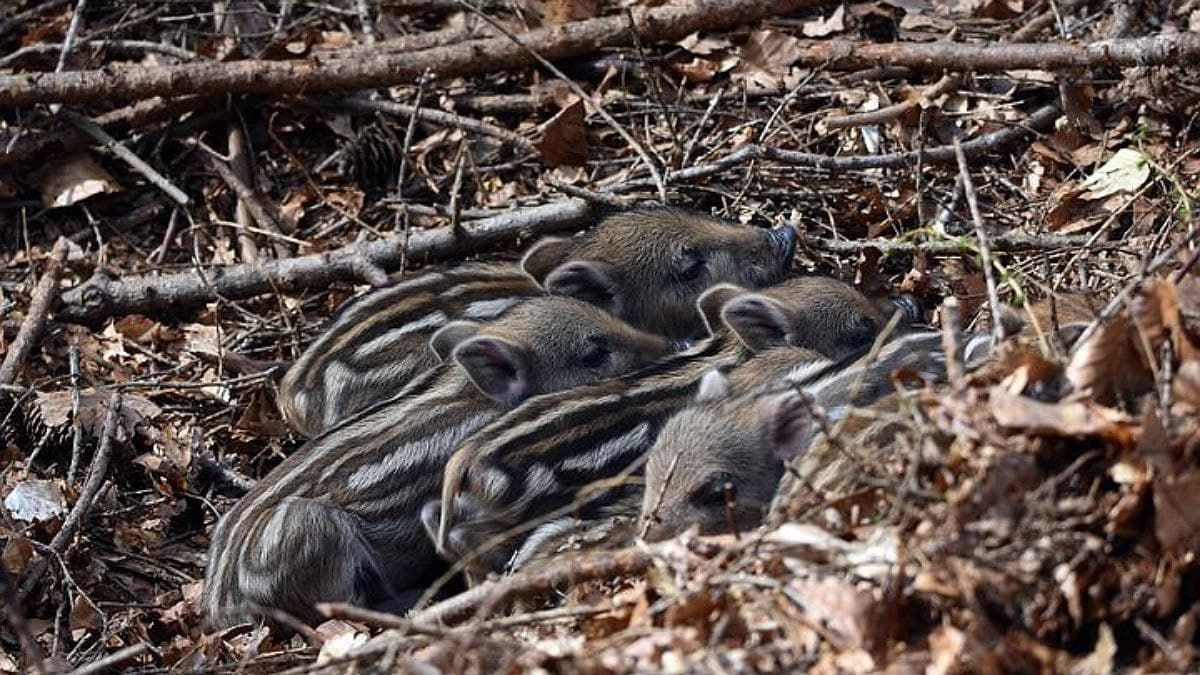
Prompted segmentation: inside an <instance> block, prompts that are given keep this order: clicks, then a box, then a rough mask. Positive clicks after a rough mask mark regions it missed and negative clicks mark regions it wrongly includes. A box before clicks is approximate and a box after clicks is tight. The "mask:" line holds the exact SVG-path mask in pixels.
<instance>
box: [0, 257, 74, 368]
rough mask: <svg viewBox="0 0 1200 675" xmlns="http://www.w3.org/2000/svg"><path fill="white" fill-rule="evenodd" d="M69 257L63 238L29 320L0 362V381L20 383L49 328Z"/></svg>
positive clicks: (32, 304) (35, 294)
mask: <svg viewBox="0 0 1200 675" xmlns="http://www.w3.org/2000/svg"><path fill="white" fill-rule="evenodd" d="M66 260H67V240H66V239H59V240H58V241H57V242H56V243H55V244H54V248H53V250H51V251H50V258H49V259H48V260H47V261H46V271H45V272H44V273H42V278H41V280H39V281H38V285H37V288H35V289H34V290H33V296H32V297H31V298H30V299H29V311H28V312H26V314H25V320H24V321H22V322H21V329H20V330H19V331H18V332H17V337H16V338H15V339H13V342H12V344H11V345H9V348H8V354H6V355H5V356H4V363H0V384H12V383H13V382H16V380H17V372H18V371H20V370H21V364H23V363H25V359H26V358H28V357H29V352H30V351H32V350H33V346H34V345H35V344H37V341H38V338H40V337H41V336H42V331H43V330H45V328H46V315H47V314H49V313H50V305H52V304H54V299H55V298H56V297H57V296H58V280H59V279H60V278H62V273H63V263H65V262H66Z"/></svg>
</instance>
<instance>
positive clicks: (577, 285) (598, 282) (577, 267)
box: [542, 260, 617, 312]
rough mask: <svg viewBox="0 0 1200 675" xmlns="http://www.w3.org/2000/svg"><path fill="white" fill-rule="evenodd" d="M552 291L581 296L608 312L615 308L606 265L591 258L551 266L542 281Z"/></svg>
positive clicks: (577, 297)
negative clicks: (552, 268)
mask: <svg viewBox="0 0 1200 675" xmlns="http://www.w3.org/2000/svg"><path fill="white" fill-rule="evenodd" d="M542 285H543V286H544V287H545V288H546V290H547V291H549V292H550V293H553V294H554V295H565V296H567V297H571V298H575V299H576V300H582V301H583V302H586V303H589V304H592V305H595V306H597V307H599V308H601V309H603V310H606V311H608V312H614V311H615V310H616V303H617V297H616V287H617V284H616V281H615V280H614V278H613V275H612V271H611V268H610V266H609V265H607V264H605V263H602V262H596V261H594V260H573V261H571V262H568V263H563V264H561V265H559V266H558V267H556V268H554V271H553V272H551V273H550V274H549V275H548V276H547V277H546V280H545V282H544V283H543V284H542Z"/></svg>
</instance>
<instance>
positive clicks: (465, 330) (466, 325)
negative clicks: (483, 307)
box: [429, 321, 480, 361]
mask: <svg viewBox="0 0 1200 675" xmlns="http://www.w3.org/2000/svg"><path fill="white" fill-rule="evenodd" d="M479 328H480V324H478V323H475V322H474V321H451V322H450V323H448V324H446V325H445V326H442V327H441V328H439V329H437V331H436V332H435V333H434V334H433V335H432V336H430V338H429V348H430V349H432V350H433V353H434V354H437V357H438V359H440V360H442V361H445V360H446V359H448V358H450V353H451V352H453V351H454V348H455V347H457V346H458V345H459V344H460V343H462V342H463V341H464V340H467V339H469V338H473V337H475V335H476V334H477V333H478V332H479Z"/></svg>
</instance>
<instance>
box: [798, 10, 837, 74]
mask: <svg viewBox="0 0 1200 675" xmlns="http://www.w3.org/2000/svg"><path fill="white" fill-rule="evenodd" d="M845 14H846V9H845V6H843V5H838V6H837V9H835V10H833V14H830V15H829V17H828V18H822V17H817V18H816V19H813V20H812V21H805V22H804V25H802V26H801V27H800V32H801V33H804V35H805V37H825V36H826V35H832V34H834V33H840V32H842V31H844V30H846V16H845ZM792 63H795V60H793V61H792ZM789 65H790V64H789Z"/></svg>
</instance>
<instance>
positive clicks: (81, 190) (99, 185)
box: [38, 153, 121, 208]
mask: <svg viewBox="0 0 1200 675" xmlns="http://www.w3.org/2000/svg"><path fill="white" fill-rule="evenodd" d="M38 189H39V190H40V191H41V193H42V204H43V205H44V206H46V207H47V208H54V207H59V206H71V205H72V204H76V203H78V202H81V201H83V200H85V199H87V198H88V197H92V196H94V195H98V194H103V193H109V192H120V190H121V186H120V184H119V183H117V179H116V178H113V176H112V174H110V173H109V172H108V171H107V170H105V168H104V167H102V166H100V165H99V164H97V163H96V161H95V160H93V159H92V157H91V155H89V154H87V153H78V154H75V155H71V156H69V157H67V158H66V159H64V160H63V161H62V163H61V164H59V165H57V166H55V167H53V168H50V169H48V170H46V171H45V172H43V173H42V175H41V176H40V180H39V184H38Z"/></svg>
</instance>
